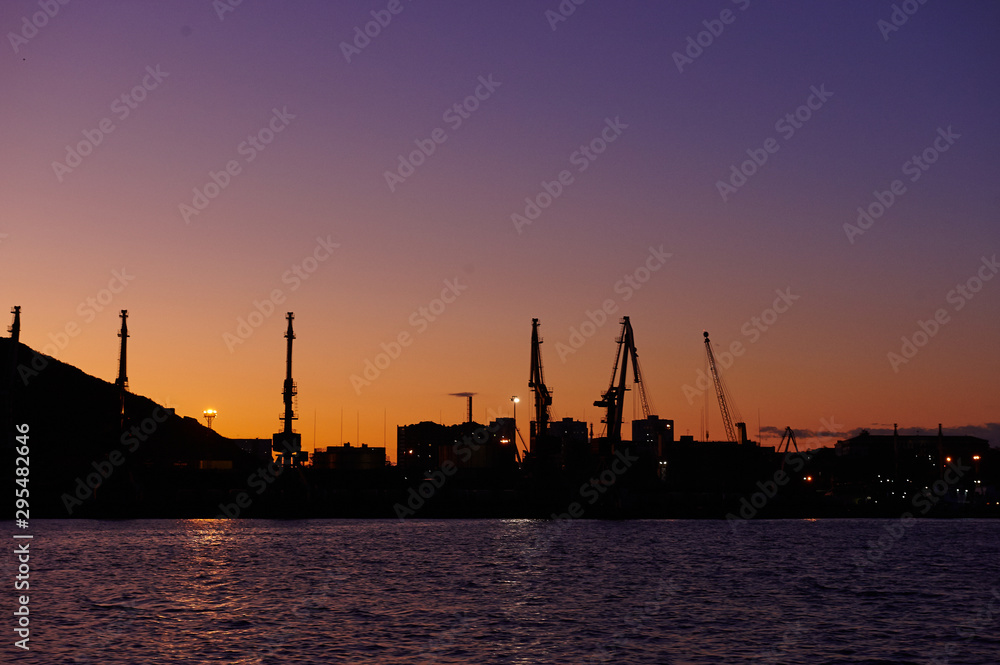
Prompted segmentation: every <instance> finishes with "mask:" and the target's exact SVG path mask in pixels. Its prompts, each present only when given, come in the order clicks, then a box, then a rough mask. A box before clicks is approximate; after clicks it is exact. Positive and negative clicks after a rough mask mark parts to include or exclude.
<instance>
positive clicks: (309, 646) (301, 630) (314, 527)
mask: <svg viewBox="0 0 1000 665" xmlns="http://www.w3.org/2000/svg"><path fill="white" fill-rule="evenodd" d="M7 526H8V533H10V531H11V530H12V528H13V527H12V526H11V523H9V522H8V523H7ZM32 531H33V533H34V534H35V539H34V541H32V545H31V550H32V559H31V563H32V566H33V570H32V577H31V613H32V614H31V618H32V621H31V626H32V629H33V630H32V639H31V643H30V644H31V652H30V654H25V653H24V652H21V651H20V650H16V649H13V647H12V642H13V640H14V639H15V638H12V637H10V635H11V628H10V626H11V625H12V624H13V622H12V621H11V620H10V616H11V615H10V613H9V612H5V615H6V616H7V617H8V627H7V628H5V630H4V632H5V634H7V635H8V638H7V640H8V641H7V643H6V644H5V645H4V647H3V649H2V651H0V653H2V654H5V655H4V658H3V659H2V660H3V662H13V661H14V660H15V659H16V660H17V661H18V662H26V663H142V664H146V663H150V664H159V663H169V664H171V665H177V664H181V663H240V664H244V665H250V664H261V665H266V664H270V663H387V664H388V663H599V662H608V663H675V664H678V665H680V664H682V663H706V664H709V663H710V664H720V663H809V664H813V663H844V664H846V663H952V664H956V665H957V664H970V663H975V664H993V663H1000V639H998V638H997V635H998V634H1000V521H988V520H941V521H938V520H926V521H918V522H916V523H914V524H913V525H908V526H905V527H904V526H901V525H900V524H899V523H898V522H897V521H894V520H819V521H754V522H749V523H745V524H743V526H742V527H741V528H740V529H739V530H734V529H733V528H731V525H729V524H727V523H726V522H720V521H694V520H691V521H631V522H604V521H579V522H572V523H558V522H542V521H537V520H469V521H408V522H398V521H394V520H385V521H378V520H367V521H365V520H359V521H350V520H344V521H339V520H311V521H282V522H276V521H223V520H192V521H183V520H178V521H169V520H162V521H161V520H149V521H128V522H96V521H37V520H36V521H35V522H33V523H32ZM879 538H881V544H876V541H877V540H878V539H879ZM870 543H871V544H873V545H875V547H874V548H871V549H870V545H869V544H870ZM12 559H13V557H12V556H11V555H10V554H8V555H6V556H5V557H4V558H3V569H4V574H5V576H6V578H7V579H8V580H10V579H12V578H13V575H14V563H13V560H12ZM8 588H9V586H8ZM8 598H9V595H8ZM991 602H992V606H991ZM6 605H7V606H8V607H12V606H13V603H12V602H8V603H6ZM10 654H13V655H14V656H15V658H12V659H10V660H8V659H7V657H6V656H7V655H10Z"/></svg>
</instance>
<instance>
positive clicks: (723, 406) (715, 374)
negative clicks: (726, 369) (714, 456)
mask: <svg viewBox="0 0 1000 665" xmlns="http://www.w3.org/2000/svg"><path fill="white" fill-rule="evenodd" d="M705 352H706V353H707V354H708V367H709V369H710V370H711V372H712V379H713V380H714V381H715V394H716V396H717V397H718V398H719V409H720V410H721V411H722V425H723V427H725V428H726V437H727V438H728V439H729V441H731V442H733V443H738V442H739V439H737V437H736V428H735V427H733V419H732V418H731V417H730V415H729V408H730V406H731V405H732V401H733V400H732V397H731V396H730V395H729V391H728V390H727V389H726V385H725V384H724V383H723V382H722V376H721V375H720V374H719V368H718V367H716V366H715V354H714V353H712V343H711V341H709V339H708V333H707V332H706V333H705ZM732 408H733V410H734V411H735V410H736V407H735V405H732ZM736 417H737V418H739V414H738V413H737V416H736Z"/></svg>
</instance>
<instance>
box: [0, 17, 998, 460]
mask: <svg viewBox="0 0 1000 665" xmlns="http://www.w3.org/2000/svg"><path fill="white" fill-rule="evenodd" d="M46 12H48V13H46ZM998 24H1000V6H998V5H996V4H994V3H981V2H972V1H956V2H948V3H945V2H927V3H924V4H920V3H919V2H916V1H915V0H910V1H909V2H902V3H890V2H870V1H868V0H865V1H862V0H850V1H843V2H814V3H800V2H790V1H779V2H768V3H764V2H761V1H759V0H713V1H705V2H686V3H674V2H638V1H624V2H607V1H605V2H602V1H600V0H590V1H589V2H582V3H581V4H576V3H575V2H572V1H571V0H564V1H563V2H561V3H560V2H557V1H556V0H548V1H539V2H527V1H522V0H512V1H510V2H483V1H461V2H459V1H450V0H447V1H438V2H421V1H420V0H417V1H410V0H399V1H398V2H397V1H396V0H392V1H390V0H376V1H374V2H364V1H358V2H320V1H318V0H317V1H307V0H299V1H290V2H277V0H271V1H265V0H243V1H242V2H235V0H218V1H216V2H211V1H210V0H187V1H181V0H178V1H174V2H169V3H164V2H152V1H151V0H143V1H131V2H124V1H112V0H93V1H88V2H83V1H78V2H69V3H67V4H60V3H59V2H56V1H55V0H49V1H46V0H42V1H41V2H38V0H35V1H28V0H6V1H5V2H3V3H2V4H0V32H2V33H3V34H4V35H5V38H4V42H5V43H4V44H3V45H2V46H0V80H2V81H3V94H2V95H0V120H2V122H3V128H4V130H3V131H2V132H0V155H2V160H0V202H2V207H0V295H2V298H0V301H2V302H3V303H4V305H5V306H8V305H9V306H14V305H20V306H21V307H22V333H21V341H22V342H24V343H26V344H28V345H29V346H31V347H33V348H35V349H38V350H42V351H44V352H46V353H48V354H50V355H53V356H54V357H56V358H58V359H60V360H62V361H64V362H67V363H70V364H72V365H75V366H77V367H79V368H80V369H82V370H84V371H85V372H87V373H89V374H92V375H94V376H97V377H100V378H102V379H105V380H107V381H113V380H114V379H115V376H116V373H117V360H118V341H119V340H118V338H117V335H116V333H117V331H118V329H119V327H120V320H119V316H118V312H119V310H121V309H127V310H128V313H129V319H128V324H129V331H130V334H131V337H130V339H129V354H128V360H129V367H128V378H129V385H130V388H131V390H132V391H133V392H136V393H138V394H141V395H145V396H147V397H150V398H152V399H154V400H157V401H159V402H160V403H163V404H165V405H167V406H172V407H174V408H176V409H177V412H178V413H180V414H182V415H189V416H194V417H200V414H201V412H202V411H203V410H204V409H207V408H214V409H216V410H217V411H218V413H219V415H218V417H217V419H216V421H215V428H216V429H217V430H218V431H219V432H220V433H222V434H224V435H226V436H231V437H241V438H242V437H269V436H270V434H271V433H272V432H275V431H278V430H279V429H280V427H279V420H278V418H279V415H280V413H281V410H282V402H281V390H282V381H283V378H284V370H285V367H284V362H285V340H284V331H285V328H286V325H287V324H286V321H285V320H284V316H285V313H286V312H289V311H292V312H294V313H295V322H294V323H295V333H296V336H297V338H296V340H295V351H294V353H295V365H294V378H295V380H296V382H297V384H298V390H299V395H298V415H299V421H298V423H297V429H298V431H301V432H302V433H303V444H304V447H305V448H307V449H309V448H312V447H313V446H314V445H315V446H316V447H318V448H323V447H325V446H327V445H338V444H340V443H341V442H348V441H349V442H354V443H357V442H359V441H360V442H364V443H368V444H370V445H382V444H383V442H384V443H385V444H386V445H387V446H388V448H389V453H390V456H391V457H394V456H395V427H396V426H397V425H403V424H408V423H414V422H419V421H422V420H434V421H439V422H444V423H445V424H452V423H457V422H462V421H464V420H465V409H466V403H465V399H464V398H461V397H456V396H454V395H453V393H460V392H474V393H476V396H475V397H474V417H475V419H476V420H477V421H480V422H484V421H486V420H487V419H488V418H492V417H496V416H498V415H503V416H509V415H511V413H512V407H513V404H512V402H511V397H512V396H515V395H517V396H519V397H520V399H521V402H520V404H519V405H518V407H519V408H518V410H517V420H518V424H519V428H520V429H521V431H522V433H523V434H524V435H525V437H526V436H527V430H528V421H529V419H530V411H531V405H530V399H529V398H530V391H529V389H528V386H527V382H528V378H529V361H530V335H531V320H532V318H538V319H539V321H540V324H541V328H540V330H541V334H542V337H543V340H544V342H543V344H542V347H541V350H542V357H543V362H544V372H545V379H546V383H547V384H548V386H549V388H550V389H551V390H552V393H553V405H552V413H553V416H554V417H555V418H564V417H571V418H575V419H582V420H586V421H588V422H590V423H593V424H594V430H595V434H599V433H600V431H601V429H602V427H603V426H602V425H601V423H600V419H601V415H602V414H601V412H600V410H599V409H598V408H597V407H594V406H593V402H594V400H596V399H598V398H600V396H601V393H603V392H604V391H605V390H606V389H607V387H608V383H609V377H610V375H611V372H610V369H611V365H612V362H613V360H614V354H615V351H616V344H615V339H616V337H617V335H618V334H619V331H620V323H619V322H620V318H621V317H622V316H629V317H630V321H631V323H632V327H633V329H634V331H635V341H636V346H637V348H638V352H639V358H640V361H641V367H642V370H643V376H644V381H645V386H646V389H647V392H648V393H649V396H650V397H651V400H652V406H653V411H654V413H656V414H658V415H659V416H660V417H662V418H672V419H674V421H675V424H676V431H677V433H678V434H690V435H693V436H695V438H696V439H702V438H704V430H705V429H706V427H707V430H708V434H709V438H711V439H715V440H717V439H721V438H723V437H724V432H723V428H722V423H721V419H720V416H719V408H718V405H717V403H716V401H715V399H714V395H713V391H712V390H711V388H709V390H707V391H706V390H705V389H704V388H705V386H706V383H705V376H704V374H703V373H704V371H705V368H706V354H705V347H704V344H703V335H702V333H703V331H709V332H710V335H711V340H712V343H713V348H714V350H715V353H716V357H717V361H718V362H719V364H720V365H721V366H722V367H723V375H724V377H725V381H726V383H727V385H728V387H729V389H730V391H731V393H732V395H733V398H734V402H735V406H736V407H737V409H738V410H739V412H740V413H741V414H742V417H743V419H744V420H746V422H747V423H748V429H749V431H750V433H751V435H755V434H756V432H757V430H758V427H759V428H761V429H762V430H763V431H764V432H765V435H766V436H767V434H766V433H768V432H770V437H769V438H765V441H764V442H765V444H770V445H774V444H776V443H777V439H778V437H777V435H776V434H775V432H780V431H783V430H784V428H785V427H786V426H791V427H792V428H793V429H794V430H796V431H798V432H800V433H802V434H801V435H800V442H801V443H804V444H805V445H806V446H809V447H812V446H817V445H831V444H832V443H833V442H834V441H835V440H836V439H837V438H838V437H840V438H843V436H845V435H846V433H847V432H849V431H852V430H854V429H857V428H860V427H869V428H873V429H880V428H885V427H891V425H892V423H899V424H900V426H901V427H907V428H922V429H924V430H936V428H937V425H938V423H943V425H944V427H945V428H946V429H948V428H962V427H981V428H987V427H988V426H989V424H990V423H997V422H1000V417H998V416H1000V398H998V392H997V389H996V386H997V377H998V376H1000V354H998V352H997V346H996V341H997V328H998V324H1000V279H994V278H995V277H996V273H997V271H998V270H1000V265H998V264H997V263H996V258H995V257H996V256H997V253H998V250H1000V231H998V226H997V212H998V208H1000V184H998V183H1000V179H998V175H1000V169H998V159H997V155H998V154H1000V150H998V148H1000V132H998V131H997V126H996V118H997V117H1000V89H998V86H997V85H996V81H997V78H998V77H997V74H998V70H1000V43H998V42H997V40H996V32H997V28H998ZM859 209H860V210H859ZM633 394H634V391H633V392H630V393H629V398H628V399H627V402H626V413H627V414H635V415H641V411H640V410H639V407H638V406H637V405H636V404H635V403H634V401H633V400H632V397H631V395H633ZM628 419H630V417H628V418H626V420H628ZM706 420H707V425H706ZM629 432H630V428H629V427H628V426H627V425H626V427H625V431H624V434H625V435H626V436H627V435H629ZM842 433H843V434H842ZM803 439H804V440H803ZM994 443H996V441H994Z"/></svg>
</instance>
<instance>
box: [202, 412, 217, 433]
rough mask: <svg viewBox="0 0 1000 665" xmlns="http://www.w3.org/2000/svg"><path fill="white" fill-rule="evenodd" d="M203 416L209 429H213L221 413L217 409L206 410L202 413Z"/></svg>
mask: <svg viewBox="0 0 1000 665" xmlns="http://www.w3.org/2000/svg"><path fill="white" fill-rule="evenodd" d="M201 415H203V416H204V417H205V420H206V421H207V422H208V429H212V421H213V420H215V417H216V416H217V415H219V412H218V411H216V410H215V409H205V410H204V411H202V412H201Z"/></svg>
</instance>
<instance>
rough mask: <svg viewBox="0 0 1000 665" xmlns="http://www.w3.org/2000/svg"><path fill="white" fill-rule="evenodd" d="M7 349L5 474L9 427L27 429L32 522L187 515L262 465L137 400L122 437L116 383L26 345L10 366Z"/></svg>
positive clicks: (128, 406) (3, 350)
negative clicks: (37, 520) (24, 426)
mask: <svg viewBox="0 0 1000 665" xmlns="http://www.w3.org/2000/svg"><path fill="white" fill-rule="evenodd" d="M13 346H14V344H13V342H12V340H11V339H9V338H0V358H2V359H5V360H6V362H5V369H6V372H5V374H7V376H6V377H5V378H6V381H5V385H4V386H3V388H4V389H5V390H4V391H3V400H4V401H7V402H8V404H4V405H2V407H3V408H2V409H0V413H2V414H3V417H4V418H6V419H10V420H12V422H11V423H9V424H8V423H5V432H9V433H10V434H9V435H7V436H8V439H9V441H10V445H8V446H5V455H7V456H9V458H10V459H9V462H10V466H8V467H7V468H13V465H14V460H13V457H14V456H15V455H14V449H15V446H17V445H18V443H17V441H16V440H15V439H14V435H15V434H16V432H15V430H14V426H17V425H22V424H27V425H28V428H29V430H28V443H29V448H30V464H29V468H30V475H29V488H30V500H31V502H30V505H31V517H34V518H38V517H53V518H57V517H67V516H73V517H78V516H121V517H128V516H139V515H142V516H147V517H149V516H158V515H162V516H168V515H175V514H183V513H190V507H191V505H197V506H205V505H206V499H212V498H214V496H215V495H218V496H219V497H224V496H225V495H226V490H225V488H226V487H230V486H234V484H235V485H238V484H239V478H241V477H245V476H246V474H247V473H248V472H251V471H253V470H254V469H256V468H258V467H259V466H260V464H261V462H260V461H259V460H257V459H255V458H253V457H251V456H250V455H248V454H246V453H244V452H243V451H242V450H240V449H239V447H238V446H237V445H236V444H235V443H234V442H233V441H232V440H230V439H227V438H225V437H223V436H220V435H219V434H218V433H217V432H215V431H213V430H211V429H209V428H207V427H205V426H203V425H202V424H200V423H199V422H198V421H197V420H196V419H194V418H190V417H181V416H178V415H175V414H174V413H173V411H172V410H170V409H167V408H166V407H164V406H163V405H160V404H157V403H156V402H154V401H153V400H151V399H149V398H146V397H143V396H141V395H136V394H131V393H129V394H128V395H127V396H126V401H125V411H126V417H127V419H126V423H125V428H124V431H123V428H122V422H121V418H120V413H119V398H118V388H117V387H116V386H115V385H114V384H113V383H109V382H107V381H104V380H102V379H99V378H97V377H94V376H90V375H89V374H86V373H85V372H83V371H81V370H79V369H77V368H76V367H73V366H72V365H68V364H66V363H63V362H61V361H59V360H57V359H55V358H52V357H51V356H46V355H44V354H41V353H38V352H37V351H34V350H33V349H31V348H30V347H28V346H26V345H24V344H19V345H18V347H19V348H18V349H17V356H16V359H13V360H14V362H13V363H12V364H10V363H11V361H12V356H11V352H12V350H13ZM12 365H13V366H12ZM206 468H215V469H218V468H224V469H226V470H224V471H214V472H213V471H206V470H205V469H206ZM95 485H96V488H95V487H94V486H95ZM202 510H204V509H202Z"/></svg>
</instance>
